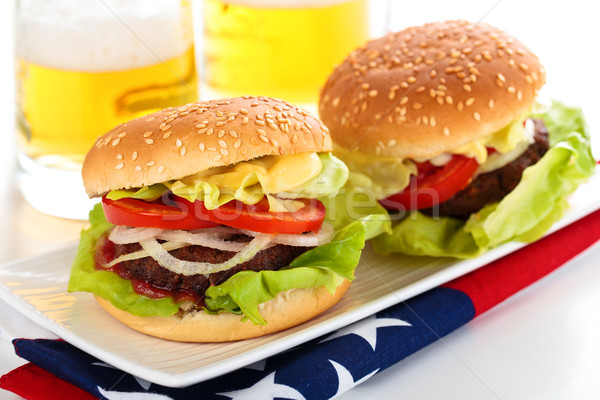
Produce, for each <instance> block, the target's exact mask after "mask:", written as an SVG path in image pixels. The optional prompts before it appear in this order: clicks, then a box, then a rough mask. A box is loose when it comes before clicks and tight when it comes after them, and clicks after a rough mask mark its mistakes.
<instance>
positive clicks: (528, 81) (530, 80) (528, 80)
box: [525, 75, 533, 83]
mask: <svg viewBox="0 0 600 400" xmlns="http://www.w3.org/2000/svg"><path fill="white" fill-rule="evenodd" d="M525 80H526V81H527V83H533V79H532V78H531V75H525Z"/></svg>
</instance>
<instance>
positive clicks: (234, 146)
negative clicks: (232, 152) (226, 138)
mask: <svg viewBox="0 0 600 400" xmlns="http://www.w3.org/2000/svg"><path fill="white" fill-rule="evenodd" d="M241 145H242V141H241V140H239V139H238V140H236V141H235V143H234V144H233V148H234V149H237V148H239V147H240V146H241Z"/></svg>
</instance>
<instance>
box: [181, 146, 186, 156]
mask: <svg viewBox="0 0 600 400" xmlns="http://www.w3.org/2000/svg"><path fill="white" fill-rule="evenodd" d="M185 152H186V149H185V146H183V147H182V148H181V150H179V155H181V157H183V156H185Z"/></svg>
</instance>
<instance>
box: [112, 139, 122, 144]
mask: <svg viewBox="0 0 600 400" xmlns="http://www.w3.org/2000/svg"><path fill="white" fill-rule="evenodd" d="M120 141H121V138H116V139H115V140H113V142H112V145H113V146H116V145H118V144H119V142H120Z"/></svg>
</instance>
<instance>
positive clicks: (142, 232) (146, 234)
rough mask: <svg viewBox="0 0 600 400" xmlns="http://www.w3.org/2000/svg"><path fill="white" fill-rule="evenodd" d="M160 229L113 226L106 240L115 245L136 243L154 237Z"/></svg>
mask: <svg viewBox="0 0 600 400" xmlns="http://www.w3.org/2000/svg"><path fill="white" fill-rule="evenodd" d="M160 232H162V229H159V228H132V227H129V226H124V225H117V226H115V227H114V228H113V229H112V230H111V231H110V234H109V235H108V240H110V241H111V242H113V243H115V244H129V243H137V242H139V241H140V240H144V239H150V238H153V237H156V235H158V234H159V233H160Z"/></svg>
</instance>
